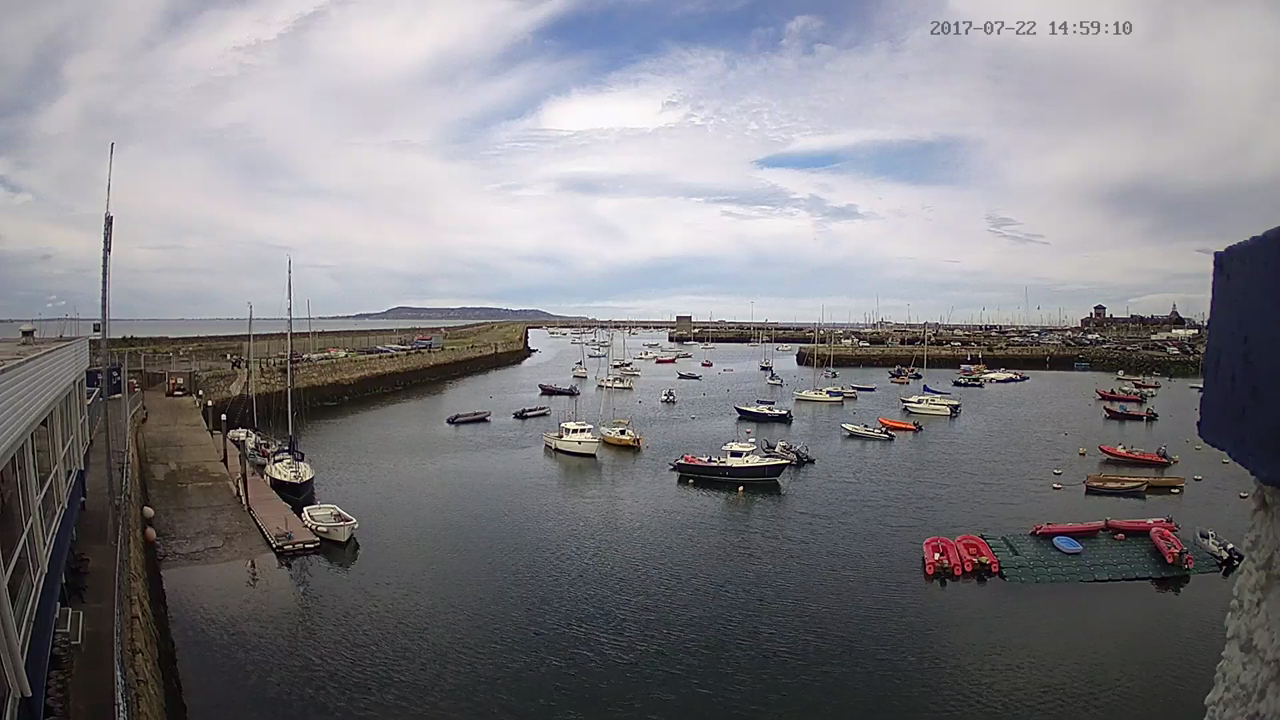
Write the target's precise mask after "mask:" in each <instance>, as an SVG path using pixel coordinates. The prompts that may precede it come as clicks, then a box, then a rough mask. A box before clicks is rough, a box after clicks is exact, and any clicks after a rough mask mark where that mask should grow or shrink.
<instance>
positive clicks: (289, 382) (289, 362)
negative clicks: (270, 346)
mask: <svg viewBox="0 0 1280 720" xmlns="http://www.w3.org/2000/svg"><path fill="white" fill-rule="evenodd" d="M287 287H288V295H289V299H288V302H287V306H288V309H289V320H288V322H287V324H286V325H285V334H284V367H285V371H284V376H285V397H286V398H287V400H286V401H285V402H286V408H287V409H286V412H287V413H288V414H289V447H290V448H292V447H293V258H292V257H290V258H289V280H288V284H287Z"/></svg>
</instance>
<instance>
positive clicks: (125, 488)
mask: <svg viewBox="0 0 1280 720" xmlns="http://www.w3.org/2000/svg"><path fill="white" fill-rule="evenodd" d="M125 397H126V398H127V400H126V407H127V409H128V412H127V413H126V416H125V418H123V419H124V429H125V431H124V459H123V462H121V463H120V464H119V466H118V467H119V470H118V471H117V473H118V475H119V477H120V484H119V488H120V489H119V494H118V495H117V496H116V497H114V498H111V503H112V506H113V507H112V517H113V518H114V519H115V522H116V538H115V544H116V568H115V589H114V594H115V599H114V602H115V612H114V613H113V617H112V623H111V634H112V645H113V649H114V656H113V658H112V659H113V663H112V664H113V665H114V669H115V716H116V720H132V718H133V696H132V695H131V694H130V693H129V683H128V679H127V674H128V671H127V669H126V665H125V657H126V650H125V641H124V626H125V618H126V615H127V614H128V613H129V598H128V592H127V591H128V584H129V581H130V579H131V577H132V576H131V574H130V568H129V558H130V549H131V547H132V543H134V542H137V537H136V535H137V533H135V532H132V531H131V528H132V526H133V523H132V522H131V518H126V517H124V515H123V512H126V511H128V510H129V508H130V506H131V505H130V503H129V498H130V497H131V496H132V495H131V494H132V492H133V463H132V461H131V457H132V452H133V432H132V428H133V419H134V415H136V414H137V412H138V411H139V410H142V409H143V407H144V405H143V402H142V400H143V396H142V393H133V394H132V396H130V394H129V393H127V392H126V394H125ZM116 422H119V421H118V420H117V421H116Z"/></svg>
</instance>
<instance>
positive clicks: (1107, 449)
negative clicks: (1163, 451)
mask: <svg viewBox="0 0 1280 720" xmlns="http://www.w3.org/2000/svg"><path fill="white" fill-rule="evenodd" d="M1098 449H1099V450H1101V451H1102V454H1103V455H1106V456H1107V457H1109V458H1111V459H1112V460H1120V461H1122V462H1127V463H1131V464H1133V465H1154V466H1156V467H1169V466H1170V465H1172V464H1173V459H1172V458H1168V457H1165V456H1163V455H1157V454H1156V453H1151V452H1147V451H1145V450H1129V449H1125V448H1122V447H1116V446H1112V445H1099V446H1098Z"/></svg>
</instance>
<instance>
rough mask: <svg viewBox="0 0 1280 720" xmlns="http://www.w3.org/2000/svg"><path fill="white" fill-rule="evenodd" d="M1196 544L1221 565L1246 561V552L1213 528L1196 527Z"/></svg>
mask: <svg viewBox="0 0 1280 720" xmlns="http://www.w3.org/2000/svg"><path fill="white" fill-rule="evenodd" d="M1196 544H1197V545H1199V546H1200V547H1202V548H1204V551H1205V552H1207V553H1209V557H1212V558H1213V559H1214V560H1216V561H1218V563H1219V564H1221V565H1236V564H1239V563H1241V562H1243V561H1244V553H1243V552H1241V551H1240V549H1239V548H1237V547H1236V546H1235V545H1232V544H1231V543H1230V542H1227V541H1226V540H1224V539H1222V538H1220V537H1218V534H1217V533H1215V532H1214V531H1212V530H1206V529H1204V528H1196Z"/></svg>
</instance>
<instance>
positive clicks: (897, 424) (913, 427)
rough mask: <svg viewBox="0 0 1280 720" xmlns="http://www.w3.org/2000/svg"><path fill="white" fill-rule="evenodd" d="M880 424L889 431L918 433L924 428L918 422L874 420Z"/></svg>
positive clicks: (886, 419) (887, 419)
mask: <svg viewBox="0 0 1280 720" xmlns="http://www.w3.org/2000/svg"><path fill="white" fill-rule="evenodd" d="M876 420H877V421H879V422H880V424H881V425H882V426H884V427H886V428H888V429H890V430H902V431H904V432H919V431H921V430H923V429H924V426H923V425H921V424H920V423H918V422H903V421H901V420H890V419H889V418H876Z"/></svg>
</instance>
